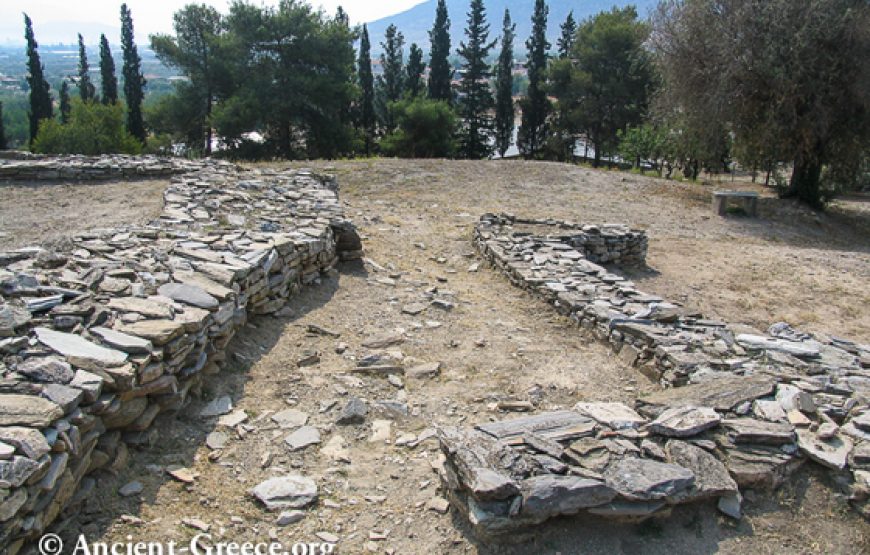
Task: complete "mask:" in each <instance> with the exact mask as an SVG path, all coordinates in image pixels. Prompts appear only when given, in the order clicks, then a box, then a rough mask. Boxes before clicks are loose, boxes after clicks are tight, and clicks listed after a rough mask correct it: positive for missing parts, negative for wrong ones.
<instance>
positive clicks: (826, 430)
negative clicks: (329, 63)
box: [439, 215, 870, 536]
mask: <svg viewBox="0 0 870 555" xmlns="http://www.w3.org/2000/svg"><path fill="white" fill-rule="evenodd" d="M578 230H579V232H580V235H581V238H578V237H577V234H578ZM475 243H476V245H477V247H478V249H479V250H480V252H481V254H482V255H483V256H484V257H485V258H486V259H487V260H489V261H490V262H491V263H492V264H493V266H495V267H496V268H499V269H500V270H502V271H503V272H504V273H505V274H506V275H507V276H508V277H509V278H510V279H511V280H512V281H513V283H515V284H516V285H518V286H520V287H522V288H524V289H527V290H528V291H530V292H531V293H533V294H535V295H537V296H540V297H541V298H542V299H544V300H546V301H547V302H548V303H550V304H551V305H552V306H553V307H554V308H556V310H558V311H559V312H560V313H562V314H564V315H566V316H568V317H569V318H571V319H572V320H574V321H575V322H576V323H577V324H579V326H580V328H581V330H583V332H584V333H586V334H587V335H589V336H592V337H595V338H598V339H599V340H601V341H607V342H609V344H610V345H611V346H612V348H613V350H614V352H615V353H616V355H617V356H618V357H620V358H621V359H622V361H624V362H625V363H626V364H628V365H632V366H635V367H637V368H638V369H639V370H640V371H642V372H643V373H644V374H645V375H647V376H648V377H650V378H652V379H655V380H659V381H661V383H662V384H663V385H665V386H667V387H668V389H665V390H664V391H663V392H661V393H658V394H654V395H652V396H649V397H645V398H641V399H639V400H638V401H637V402H636V404H635V407H634V408H632V407H628V406H625V405H623V404H620V403H586V402H581V403H577V405H576V406H574V407H573V410H568V411H559V412H552V413H544V414H538V415H535V416H530V417H523V418H518V419H514V420H507V421H503V422H496V423H488V424H482V425H478V426H473V427H470V428H450V429H441V430H440V431H439V439H440V442H441V448H442V451H443V452H444V455H445V457H446V463H445V465H444V468H443V470H442V480H443V483H444V487H445V488H446V489H447V491H448V494H449V497H450V499H451V500H452V501H453V503H454V504H455V505H456V506H457V507H459V508H460V510H461V511H462V512H463V513H465V514H466V515H467V518H468V519H469V521H470V522H471V524H472V525H473V526H474V528H475V529H476V530H477V531H478V532H479V533H480V534H481V535H484V536H492V535H497V534H502V533H505V532H516V531H517V530H523V529H526V528H528V526H530V525H533V524H537V523H540V522H542V521H544V520H546V519H548V518H551V517H554V516H560V515H570V514H575V513H578V512H585V513H587V514H592V515H597V516H603V517H613V518H623V519H624V518H630V519H644V518H649V517H651V516H661V515H663V514H665V515H666V514H667V513H668V511H669V510H670V508H671V507H672V506H674V505H677V504H681V503H688V502H693V501H698V500H704V499H718V507H719V509H720V510H721V511H722V512H724V513H725V514H727V515H729V516H732V517H734V518H740V515H741V495H740V488H743V487H752V488H764V487H769V488H772V487H776V486H778V485H779V484H781V483H782V481H783V480H785V479H787V478H788V476H789V475H790V474H791V473H792V472H793V471H794V470H795V469H796V468H797V467H799V466H800V465H801V464H802V463H803V462H805V461H806V460H811V461H814V462H815V463H818V464H821V465H823V466H824V467H827V468H828V469H830V471H831V472H832V473H833V474H834V477H835V479H836V480H837V482H838V483H840V484H841V485H842V486H843V488H844V489H846V490H847V491H848V492H849V494H850V501H851V503H852V505H853V506H854V507H855V508H856V509H857V510H859V511H860V512H861V513H862V514H864V515H865V516H868V515H870V505H868V503H867V499H868V493H870V472H868V471H870V409H868V394H870V370H868V369H870V346H866V345H856V344H854V343H852V342H849V341H847V340H843V339H838V338H833V337H828V338H820V337H814V336H812V335H810V334H805V333H801V332H798V331H796V330H794V329H792V328H790V327H789V326H788V325H786V324H782V323H780V324H774V325H773V326H771V327H770V329H769V330H768V332H767V333H763V332H759V331H755V330H747V329H745V327H744V326H737V325H732V324H727V323H724V322H715V321H710V320H707V319H704V318H703V316H702V315H699V314H691V313H688V312H686V311H685V310H683V309H682V308H681V307H679V306H677V305H674V304H670V303H667V302H664V301H663V300H662V299H660V298H658V297H656V296H654V295H647V294H645V293H643V292H641V291H638V290H637V289H636V288H635V286H634V284H633V283H631V282H630V281H629V280H626V279H624V278H623V277H621V276H619V275H616V274H614V273H612V272H611V271H609V270H608V269H606V268H604V267H603V266H600V265H598V264H595V263H593V262H592V261H591V260H590V258H591V257H597V258H598V260H604V261H607V260H609V261H623V262H630V263H632V264H637V263H639V262H642V260H643V253H644V252H645V244H646V243H645V239H644V238H643V234H642V232H639V231H631V230H628V229H625V228H619V227H616V228H610V227H601V228H599V227H593V226H584V227H579V226H576V225H573V224H569V223H559V222H552V221H540V220H521V219H518V218H515V217H513V216H508V215H502V216H495V215H485V216H483V217H482V218H481V220H480V223H479V224H478V225H477V227H476V229H475ZM590 244H591V245H595V246H596V247H593V250H592V251H591V252H590V251H589V250H588V249H589V247H588V245H590ZM626 254H628V255H629V256H628V257H627V258H626ZM590 255H591V256H590Z"/></svg>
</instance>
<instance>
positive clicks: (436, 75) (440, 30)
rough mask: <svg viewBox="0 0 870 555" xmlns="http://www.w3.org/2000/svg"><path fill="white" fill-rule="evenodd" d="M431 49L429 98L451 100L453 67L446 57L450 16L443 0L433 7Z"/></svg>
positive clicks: (448, 45)
mask: <svg viewBox="0 0 870 555" xmlns="http://www.w3.org/2000/svg"><path fill="white" fill-rule="evenodd" d="M429 41H430V42H431V45H432V50H431V53H430V59H429V98H431V99H432V100H444V101H446V102H453V91H452V90H451V88H450V82H451V81H452V79H453V68H451V67H450V62H449V61H448V60H447V57H448V56H450V18H449V17H448V16H447V4H446V3H445V0H438V7H437V8H436V9H435V23H434V25H433V26H432V30H431V31H429Z"/></svg>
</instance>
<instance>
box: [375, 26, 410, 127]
mask: <svg viewBox="0 0 870 555" xmlns="http://www.w3.org/2000/svg"><path fill="white" fill-rule="evenodd" d="M404 44H405V37H404V36H403V35H402V33H401V32H399V30H398V29H396V26H395V25H390V26H389V27H387V30H386V31H385V33H384V42H382V43H381V48H383V49H384V51H383V54H381V67H382V68H383V70H384V73H383V75H381V76H379V77H378V91H377V100H378V106H377V108H378V114H379V119H380V121H381V123H382V124H383V126H384V128H386V130H387V131H388V132H389V131H392V130H393V128H394V127H395V126H396V122H395V121H394V118H393V114H392V113H391V110H390V103H391V102H398V101H399V100H401V99H402V94H403V92H404V91H405V75H404V71H403V69H404V68H403V66H404V59H403V58H404V52H403V50H402V46H403V45H404Z"/></svg>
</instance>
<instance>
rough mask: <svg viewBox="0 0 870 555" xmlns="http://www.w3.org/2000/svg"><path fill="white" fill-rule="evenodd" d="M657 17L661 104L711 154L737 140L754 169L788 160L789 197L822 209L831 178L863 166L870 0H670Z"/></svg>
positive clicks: (869, 114)
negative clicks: (859, 164) (827, 179)
mask: <svg viewBox="0 0 870 555" xmlns="http://www.w3.org/2000/svg"><path fill="white" fill-rule="evenodd" d="M653 25H654V28H655V32H654V33H653V35H652V36H653V40H652V41H651V46H652V48H653V51H654V53H655V56H656V60H657V62H658V65H659V68H660V71H661V73H662V76H663V82H664V87H663V89H662V91H663V92H662V95H661V98H660V99H659V102H658V104H659V106H660V108H659V112H660V113H662V114H663V115H664V116H672V115H674V114H676V115H678V119H679V120H680V122H681V123H682V124H683V126H682V128H683V129H685V130H687V131H688V134H689V135H690V136H694V137H696V138H697V140H698V143H699V145H700V146H701V150H702V151H706V152H715V151H717V150H722V149H721V147H720V146H719V145H721V144H722V143H723V142H725V143H730V142H731V139H730V138H731V137H733V142H734V145H733V152H734V153H735V154H736V155H737V156H738V158H739V159H740V161H741V162H742V163H743V164H744V165H746V166H748V167H761V168H763V169H765V170H766V171H771V170H773V169H775V168H776V167H777V165H778V164H779V163H780V162H789V163H791V165H792V166H793V168H794V169H793V172H792V176H791V180H790V183H789V186H788V188H787V189H786V190H784V191H783V192H784V194H785V195H786V196H794V197H797V198H798V199H799V200H801V201H802V202H805V203H807V204H809V205H811V206H814V207H822V206H823V204H824V202H825V197H826V191H825V190H824V179H823V175H835V174H838V175H841V176H842V175H849V174H851V175H852V176H856V175H857V173H856V172H855V171H852V170H849V168H850V167H855V166H856V161H858V160H860V159H861V157H862V154H863V153H866V152H867V150H868V147H870V110H868V109H867V107H868V106H870V86H868V83H870V68H868V64H867V60H868V59H870V3H868V2H866V1H865V0H827V1H825V2H818V1H815V0H769V1H766V2H748V1H734V2H728V3H723V2H721V1H717V0H693V1H691V2H688V1H686V2H684V1H677V0H668V1H667V2H663V3H662V4H661V5H660V7H659V9H658V11H657V12H656V14H655V16H654V18H653ZM735 52H739V53H740V55H739V56H735V55H734V53H735ZM711 129H712V130H714V132H712V133H711V132H710V130H711ZM723 136H726V137H729V139H727V140H723V138H722V137H723ZM826 166H829V167H830V171H828V170H825V171H823V170H824V168H825V167H826ZM834 181H839V179H835V180H834Z"/></svg>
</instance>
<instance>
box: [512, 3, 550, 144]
mask: <svg viewBox="0 0 870 555" xmlns="http://www.w3.org/2000/svg"><path fill="white" fill-rule="evenodd" d="M547 11H548V9H547V5H546V4H545V3H544V0H535V11H534V13H533V14H532V36H530V37H529V40H527V41H526V47H527V48H528V49H529V58H528V62H527V66H528V67H527V69H528V73H529V90H528V93H526V98H524V99H523V101H522V102H521V103H520V107H521V109H522V112H523V119H522V123H521V125H520V130H519V133H518V135H517V146H518V147H519V149H520V153H521V154H522V155H523V156H525V157H526V158H535V157H537V156H538V155H540V153H541V149H542V148H543V146H544V143H545V142H546V139H547V113H548V112H549V111H550V101H549V100H547V93H546V91H545V90H544V79H545V73H546V71H547V50H549V49H550V43H549V42H547Z"/></svg>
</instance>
